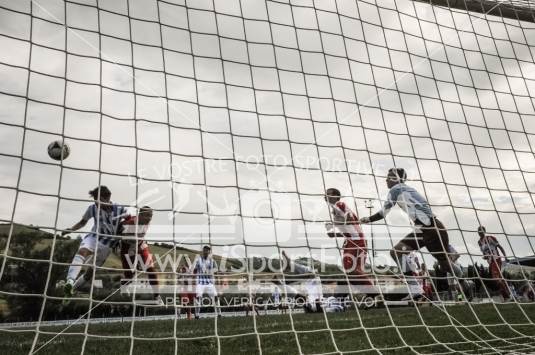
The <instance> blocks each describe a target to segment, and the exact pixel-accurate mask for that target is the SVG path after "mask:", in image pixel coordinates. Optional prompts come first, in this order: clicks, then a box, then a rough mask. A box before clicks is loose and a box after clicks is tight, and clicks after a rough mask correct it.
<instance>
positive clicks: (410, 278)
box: [401, 251, 423, 301]
mask: <svg viewBox="0 0 535 355" xmlns="http://www.w3.org/2000/svg"><path fill="white" fill-rule="evenodd" d="M405 261H406V263H405V264H404V265H402V270H401V271H402V272H403V274H404V275H405V280H406V281H407V286H408V288H409V294H408V295H407V296H406V297H404V298H402V299H401V300H402V301H408V300H411V299H421V298H422V294H423V288H422V285H421V283H420V282H418V279H417V277H418V276H419V275H420V269H421V268H420V261H419V260H418V255H417V254H416V251H412V252H410V253H409V254H407V257H406V258H405Z"/></svg>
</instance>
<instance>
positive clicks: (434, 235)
mask: <svg viewBox="0 0 535 355" xmlns="http://www.w3.org/2000/svg"><path fill="white" fill-rule="evenodd" d="M406 179H407V173H406V172H405V170H404V169H401V168H392V169H390V170H388V174H387V177H386V185H387V186H388V188H389V189H390V191H389V192H388V196H387V198H386V201H385V203H384V206H383V209H382V210H380V211H378V212H377V213H375V214H373V215H372V216H370V217H362V218H361V219H360V223H370V222H375V221H379V220H381V219H383V218H385V217H386V215H387V214H388V213H389V212H390V210H391V209H392V208H393V207H394V206H395V205H396V204H397V205H398V206H399V207H400V208H401V209H402V210H403V211H405V213H407V215H408V216H409V218H410V219H411V221H412V222H413V224H414V229H413V232H411V233H409V234H408V235H406V236H405V237H404V238H403V239H401V240H400V241H399V242H398V243H397V244H396V245H395V246H394V248H393V249H392V250H391V251H390V255H391V256H392V258H393V259H394V260H395V261H396V263H397V264H398V265H399V267H400V269H401V270H404V269H406V268H405V267H404V266H405V264H406V263H407V255H408V254H409V253H410V252H411V251H413V250H420V249H421V248H423V247H426V248H427V250H429V252H430V253H431V254H432V255H433V257H434V258H435V259H436V260H437V261H438V263H439V265H440V267H441V268H442V270H445V271H446V272H451V274H452V275H456V276H458V277H459V276H462V275H460V274H459V273H458V272H457V273H456V272H455V270H454V268H452V266H451V262H450V260H449V258H448V254H447V247H448V245H449V237H448V232H447V230H446V227H445V226H444V224H442V222H441V221H440V220H439V219H438V218H437V217H436V216H435V215H434V214H433V211H432V210H431V207H430V206H429V203H428V202H427V200H426V199H425V198H424V197H423V196H422V195H421V194H420V193H419V192H418V191H416V189H414V188H413V187H411V186H408V185H406V184H405V180H406ZM460 282H461V283H463V280H460Z"/></svg>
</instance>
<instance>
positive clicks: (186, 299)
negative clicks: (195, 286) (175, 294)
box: [180, 292, 195, 306]
mask: <svg viewBox="0 0 535 355" xmlns="http://www.w3.org/2000/svg"><path fill="white" fill-rule="evenodd" d="M194 299H195V294H194V293H189V292H188V293H182V294H180V304H181V305H183V306H187V305H189V304H191V303H192V302H193V300H194Z"/></svg>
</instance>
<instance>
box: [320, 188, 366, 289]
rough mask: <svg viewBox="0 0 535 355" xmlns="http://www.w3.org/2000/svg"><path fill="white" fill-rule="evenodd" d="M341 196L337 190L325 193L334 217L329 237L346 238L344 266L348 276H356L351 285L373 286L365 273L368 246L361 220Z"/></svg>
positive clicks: (328, 229)
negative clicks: (341, 199)
mask: <svg viewBox="0 0 535 355" xmlns="http://www.w3.org/2000/svg"><path fill="white" fill-rule="evenodd" d="M340 196H341V194H340V191H339V190H338V189H335V188H330V189H327V191H326V193H325V201H326V202H327V203H328V204H329V207H330V210H331V215H332V223H330V222H329V223H326V224H325V228H326V229H327V235H328V236H329V237H330V238H335V237H339V238H344V245H343V256H342V264H343V266H344V270H345V271H346V274H347V275H348V276H350V275H351V276H354V279H351V281H352V282H351V283H354V284H359V285H366V286H373V282H372V281H371V280H370V279H369V278H368V277H367V276H366V274H365V272H364V264H365V263H366V256H367V246H366V239H365V237H364V233H363V232H362V229H361V227H360V224H359V218H358V216H357V215H356V214H355V213H354V212H353V211H351V210H350V209H349V208H348V207H347V206H346V204H345V203H344V202H342V201H340ZM366 293H367V292H366Z"/></svg>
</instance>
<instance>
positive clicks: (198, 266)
mask: <svg viewBox="0 0 535 355" xmlns="http://www.w3.org/2000/svg"><path fill="white" fill-rule="evenodd" d="M210 254H211V248H210V247H209V246H208V245H205V246H204V247H203V248H202V254H201V255H200V256H198V257H197V258H196V259H195V261H194V263H193V268H192V269H193V273H194V274H195V275H196V276H197V280H196V286H195V294H196V295H195V296H196V297H195V319H199V311H200V307H201V303H202V297H203V296H204V295H208V296H209V297H210V299H211V302H212V304H213V306H214V313H215V314H217V316H218V317H221V308H220V307H219V298H218V296H217V290H216V288H215V282H214V278H215V277H214V275H215V273H216V272H217V263H216V261H215V260H214V259H212V256H211V255H210Z"/></svg>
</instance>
